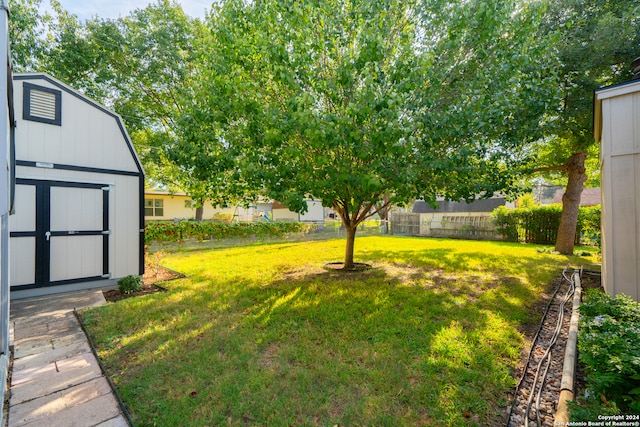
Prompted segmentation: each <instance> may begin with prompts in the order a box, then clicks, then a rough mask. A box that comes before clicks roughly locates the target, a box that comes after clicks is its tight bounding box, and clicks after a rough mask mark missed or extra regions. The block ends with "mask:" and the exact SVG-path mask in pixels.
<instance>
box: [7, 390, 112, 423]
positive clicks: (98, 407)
mask: <svg viewBox="0 0 640 427" xmlns="http://www.w3.org/2000/svg"><path fill="white" fill-rule="evenodd" d="M119 414H120V407H119V406H118V403H117V402H116V400H115V398H114V397H113V395H112V394H105V395H102V396H100V397H96V398H95V399H91V400H89V401H86V402H84V403H81V404H79V405H76V406H71V407H67V408H64V409H61V410H58V411H55V413H52V414H50V415H48V416H44V417H42V418H40V419H36V420H33V421H30V422H26V423H22V424H19V423H16V424H13V423H12V421H11V413H10V414H9V427H19V426H20V427H22V426H24V427H41V426H43V425H46V426H47V427H92V426H95V425H98V424H101V423H103V422H104V421H107V420H111V419H113V418H116V417H117V416H118V415H119Z"/></svg>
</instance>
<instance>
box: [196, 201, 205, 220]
mask: <svg viewBox="0 0 640 427" xmlns="http://www.w3.org/2000/svg"><path fill="white" fill-rule="evenodd" d="M203 213H204V206H202V205H201V206H199V207H197V208H196V221H202V214H203Z"/></svg>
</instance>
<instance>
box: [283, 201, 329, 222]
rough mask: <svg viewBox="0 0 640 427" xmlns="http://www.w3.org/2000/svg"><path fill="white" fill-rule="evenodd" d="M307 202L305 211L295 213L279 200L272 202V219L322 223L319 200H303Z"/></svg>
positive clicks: (322, 211) (321, 207)
mask: <svg viewBox="0 0 640 427" xmlns="http://www.w3.org/2000/svg"><path fill="white" fill-rule="evenodd" d="M305 202H306V203H307V211H306V212H305V213H297V212H293V211H290V210H289V208H288V207H286V206H285V205H283V204H282V203H279V202H274V203H273V205H272V207H271V209H272V212H273V220H274V221H299V222H313V223H317V224H319V223H324V216H325V215H324V207H323V206H322V202H321V201H320V200H305Z"/></svg>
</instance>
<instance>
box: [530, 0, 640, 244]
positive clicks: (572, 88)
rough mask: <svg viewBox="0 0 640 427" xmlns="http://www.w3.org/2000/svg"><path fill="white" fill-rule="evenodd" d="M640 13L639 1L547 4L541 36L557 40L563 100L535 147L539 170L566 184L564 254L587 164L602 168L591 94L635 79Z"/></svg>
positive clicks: (560, 240)
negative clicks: (633, 77) (634, 65)
mask: <svg viewBox="0 0 640 427" xmlns="http://www.w3.org/2000/svg"><path fill="white" fill-rule="evenodd" d="M639 12H640V7H639V6H638V4H637V2H630V1H627V0H603V1H598V0H548V5H547V9H546V13H545V14H544V15H543V19H542V21H541V26H540V34H539V38H540V39H543V40H544V39H546V40H553V46H554V49H553V51H551V52H550V54H553V55H554V56H555V57H556V58H557V62H556V64H555V65H554V69H553V72H554V73H557V75H558V89H559V91H560V94H561V97H560V102H559V103H558V105H557V109H555V111H553V110H552V111H550V112H549V117H548V120H546V122H545V138H543V139H540V140H539V141H538V144H536V146H535V147H534V150H535V151H536V152H537V153H538V156H537V158H536V165H535V168H536V169H537V170H539V171H544V172H545V173H546V174H547V176H549V175H550V176H552V177H558V175H560V176H561V177H562V178H564V179H565V180H566V181H565V182H567V188H566V191H565V195H564V197H563V215H562V220H561V222H560V232H559V233H558V241H557V242H556V250H557V251H559V252H561V253H566V254H570V253H573V245H574V241H575V233H576V223H577V216H578V206H579V203H580V195H581V193H582V189H583V187H584V185H585V182H586V180H587V178H588V175H587V172H588V171H587V168H586V167H585V164H586V165H589V164H591V165H593V164H595V169H596V171H597V170H599V163H598V161H597V159H598V147H597V146H596V145H595V140H594V138H593V91H594V90H595V89H597V88H598V87H601V86H606V85H611V84H615V83H619V82H622V81H625V80H629V79H631V76H632V70H631V68H630V63H631V61H632V60H633V59H634V58H635V57H636V56H638V55H639V54H640V53H639V52H640V51H639V50H638V48H639V47H640V22H639V21H640V13H639ZM591 175H593V172H591ZM598 182H599V181H597V180H594V184H597V183H598Z"/></svg>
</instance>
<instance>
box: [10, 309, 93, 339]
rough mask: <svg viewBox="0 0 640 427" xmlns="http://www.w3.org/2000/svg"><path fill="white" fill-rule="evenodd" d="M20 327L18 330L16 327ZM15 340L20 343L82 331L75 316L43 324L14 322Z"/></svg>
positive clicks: (44, 321)
mask: <svg viewBox="0 0 640 427" xmlns="http://www.w3.org/2000/svg"><path fill="white" fill-rule="evenodd" d="M16 325H17V326H18V327H17V328H16V327H15V326H16ZM14 329H16V330H15V332H14V340H15V343H20V342H21V341H22V340H23V339H29V338H32V337H39V336H47V335H51V334H64V333H67V332H75V331H77V330H82V328H80V323H78V319H76V317H75V314H73V313H71V315H70V316H64V317H60V318H57V319H49V320H43V321H41V322H28V321H25V322H14Z"/></svg>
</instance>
